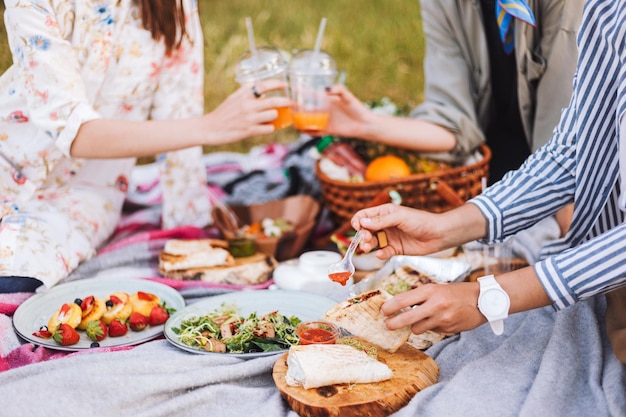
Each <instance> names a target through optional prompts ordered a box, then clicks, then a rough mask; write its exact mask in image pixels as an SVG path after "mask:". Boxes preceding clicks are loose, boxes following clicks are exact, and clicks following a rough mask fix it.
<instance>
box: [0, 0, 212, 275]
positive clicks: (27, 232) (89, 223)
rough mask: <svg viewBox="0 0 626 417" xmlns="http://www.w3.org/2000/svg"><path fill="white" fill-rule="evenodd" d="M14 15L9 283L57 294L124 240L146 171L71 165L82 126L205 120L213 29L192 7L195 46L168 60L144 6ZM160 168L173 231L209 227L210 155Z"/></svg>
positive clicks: (103, 2) (167, 159)
mask: <svg viewBox="0 0 626 417" xmlns="http://www.w3.org/2000/svg"><path fill="white" fill-rule="evenodd" d="M5 5H6V12H5V23H6V29H7V33H8V37H9V45H10V48H11V52H12V56H13V62H14V63H13V66H11V67H10V68H9V69H8V70H7V71H6V72H5V73H4V74H3V75H2V76H1V77H0V277H1V276H9V275H16V276H31V277H35V278H39V279H42V280H43V281H44V283H47V284H49V285H51V284H53V283H54V282H56V281H58V280H59V279H61V278H63V277H64V276H66V275H67V274H68V273H70V272H71V271H72V270H73V269H74V268H75V267H76V266H77V265H78V263H79V262H81V261H82V260H85V259H87V258H89V257H90V256H92V255H93V254H94V253H95V250H96V249H97V247H98V246H99V245H101V244H102V243H103V242H104V241H105V240H106V239H107V238H108V237H109V236H110V235H111V233H112V232H113V231H114V229H115V225H116V224H117V222H118V220H119V216H120V212H121V206H122V203H123V201H124V196H125V193H126V191H127V188H128V178H129V174H130V172H131V170H132V168H133V166H134V165H135V162H136V161H135V159H132V158H131V159H108V160H99V159H78V158H71V157H70V154H69V151H70V147H71V145H72V142H73V140H74V138H75V137H76V134H77V132H78V129H79V127H80V126H81V124H82V123H84V122H87V121H90V120H93V119H96V118H114V119H126V120H146V119H171V118H185V117H191V116H197V115H200V114H202V113H203V105H204V103H203V41H202V30H201V27H200V21H199V16H198V12H197V4H196V2H195V1H192V0H185V1H184V7H185V12H186V14H187V16H186V17H187V31H188V36H187V37H186V39H185V40H184V42H183V45H182V47H181V49H180V50H179V51H177V52H176V53H174V54H172V55H171V56H166V54H165V47H164V45H163V43H162V42H156V41H154V40H153V39H152V37H151V34H150V32H149V31H147V30H145V29H144V28H143V27H142V24H141V17H140V14H139V10H138V7H137V4H136V2H135V1H133V0H119V1H118V0H99V1H91V0H80V1H79V0H67V1H62V0H33V1H25V0H7V1H5ZM180 134H181V135H183V134H184V132H181V133H180ZM172 139H173V140H175V138H172ZM157 161H158V163H159V167H160V172H161V176H162V178H161V184H162V188H163V227H164V228H170V227H174V226H177V225H181V224H188V225H196V226H204V225H206V224H208V223H209V222H210V219H211V217H210V201H209V197H208V194H207V193H208V191H207V187H206V174H205V169H204V165H203V163H202V150H201V148H200V147H196V148H191V149H186V150H183V151H178V152H171V153H167V154H163V155H159V156H158V157H157ZM29 265H30V266H29Z"/></svg>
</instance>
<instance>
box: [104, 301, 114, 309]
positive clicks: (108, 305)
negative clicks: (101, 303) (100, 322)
mask: <svg viewBox="0 0 626 417" xmlns="http://www.w3.org/2000/svg"><path fill="white" fill-rule="evenodd" d="M105 304H106V306H107V308H111V307H113V301H111V300H107V302H106V303H105Z"/></svg>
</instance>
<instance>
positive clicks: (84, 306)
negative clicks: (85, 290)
mask: <svg viewBox="0 0 626 417" xmlns="http://www.w3.org/2000/svg"><path fill="white" fill-rule="evenodd" d="M93 303H94V296H93V295H90V296H88V297H85V299H84V300H83V301H82V302H81V303H80V309H81V310H83V311H89V310H91V309H92V308H93Z"/></svg>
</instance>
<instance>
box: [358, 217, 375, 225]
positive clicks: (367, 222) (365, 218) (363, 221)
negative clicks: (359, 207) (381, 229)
mask: <svg viewBox="0 0 626 417" xmlns="http://www.w3.org/2000/svg"><path fill="white" fill-rule="evenodd" d="M372 223H373V222H372V219H370V218H369V217H363V218H362V219H361V224H372Z"/></svg>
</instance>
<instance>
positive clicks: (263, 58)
mask: <svg viewBox="0 0 626 417" xmlns="http://www.w3.org/2000/svg"><path fill="white" fill-rule="evenodd" d="M288 59H289V56H288V54H287V53H286V52H282V51H280V50H279V49H277V48H274V47H271V46H262V47H260V48H258V49H257V50H256V53H253V52H252V51H247V52H245V53H244V54H243V55H242V56H241V58H239V61H238V62H237V67H236V69H235V72H236V77H235V79H236V80H237V82H238V83H239V84H241V85H250V86H253V85H254V83H255V82H257V81H260V80H267V79H279V80H281V81H285V82H287V62H288ZM264 95H266V96H269V95H283V96H288V95H289V93H288V91H287V90H286V89H285V90H274V91H270V92H267V93H265V94H264ZM276 110H277V111H278V117H276V119H275V120H274V121H273V122H272V124H273V125H274V128H275V129H276V130H278V129H282V128H284V127H287V126H291V124H292V123H293V119H292V115H291V108H290V107H280V108H277V109H276Z"/></svg>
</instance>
